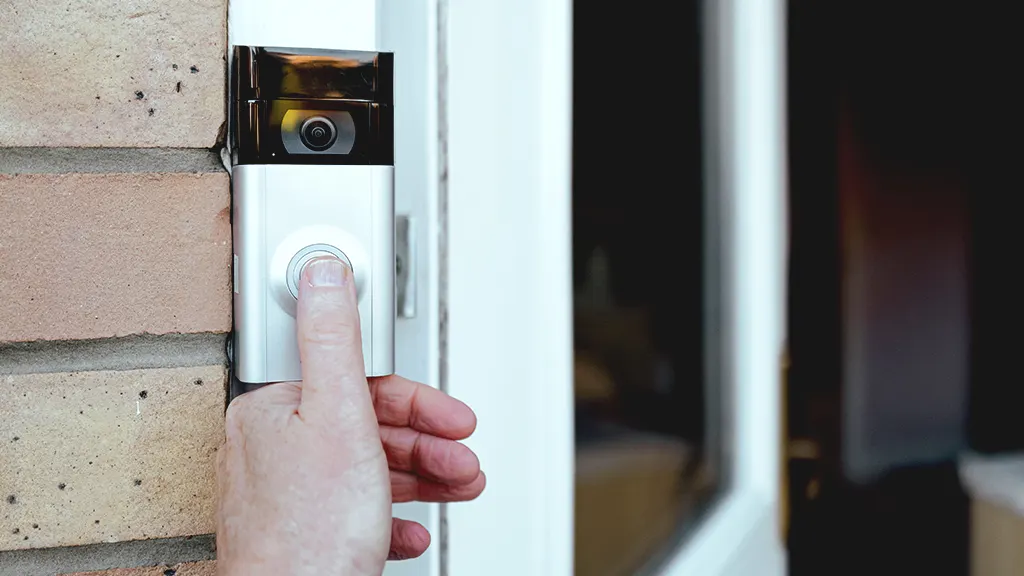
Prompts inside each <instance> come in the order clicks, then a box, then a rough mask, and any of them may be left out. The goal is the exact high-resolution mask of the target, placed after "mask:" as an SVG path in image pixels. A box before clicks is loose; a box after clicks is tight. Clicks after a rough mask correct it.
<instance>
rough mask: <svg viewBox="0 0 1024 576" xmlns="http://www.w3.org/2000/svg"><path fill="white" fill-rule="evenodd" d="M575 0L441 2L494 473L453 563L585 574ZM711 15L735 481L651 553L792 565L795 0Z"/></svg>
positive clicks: (453, 189) (456, 222)
mask: <svg viewBox="0 0 1024 576" xmlns="http://www.w3.org/2000/svg"><path fill="white" fill-rule="evenodd" d="M571 10H572V7H571V2H570V0H515V1H512V0H506V1H480V0H448V1H446V2H442V10H441V21H440V29H441V30H442V34H443V35H444V37H443V38H441V39H440V40H441V42H442V46H443V49H442V60H443V63H442V64H440V66H441V67H442V68H443V74H442V76H441V79H442V86H441V88H440V89H441V93H442V94H443V95H444V96H443V98H444V99H445V100H446V101H445V102H443V116H446V117H443V118H442V126H443V128H442V148H444V147H447V154H446V155H444V154H443V155H442V158H441V160H442V166H443V170H444V171H445V172H446V178H442V184H441V186H442V190H441V195H442V198H443V201H442V207H443V210H442V213H441V214H440V215H439V217H440V218H441V221H442V229H443V230H444V231H445V237H444V240H443V242H442V246H441V250H442V251H443V252H444V253H445V255H446V262H445V267H444V269H442V270H441V271H440V273H441V274H442V275H443V276H442V277H443V278H444V279H445V280H444V284H445V287H444V288H443V289H442V290H441V292H440V294H439V295H440V297H441V299H442V303H441V306H442V309H443V315H442V317H443V318H445V319H446V324H445V326H444V327H443V328H442V334H443V338H444V339H445V342H444V344H443V347H442V350H441V352H442V353H443V359H442V362H443V363H444V365H445V366H444V374H445V377H444V385H445V386H446V388H447V390H448V391H449V392H451V393H452V394H454V395H456V396H458V397H460V398H463V399H464V400H466V401H468V402H469V404H470V405H472V406H473V407H474V408H475V409H476V411H477V414H478V415H479V418H480V424H479V429H478V431H477V433H476V434H475V435H474V437H473V438H471V439H470V442H469V443H470V445H471V446H472V447H473V448H474V449H476V451H477V452H478V453H479V454H480V456H481V461H482V464H483V468H484V470H485V472H487V473H488V488H487V491H486V492H485V494H484V496H482V497H481V498H480V499H479V500H478V501H476V502H473V503H470V504H460V505H452V506H448V507H447V509H446V510H445V512H444V517H445V528H446V542H445V548H444V550H443V551H442V554H444V555H445V557H444V559H443V562H444V564H445V570H444V572H443V573H444V574H449V575H452V576H470V575H474V576H475V575H482V574H487V575H488V576H505V575H508V576H513V575H514V576H521V575H531V576H547V575H562V574H571V573H572V558H573V540H572V534H573V532H572V525H571V522H572V506H573V497H572V489H573V467H572V463H573V439H572V422H573V403H572V394H573V383H572V372H571V371H572V364H571V363H572V358H573V348H572V347H573V341H572V334H571V326H572V324H571V322H572V300H571V299H572V293H571V270H572V267H571V256H570V246H571V244H570V242H571V229H570V223H571V215H570V207H571V180H570V176H571V175H570V150H571V148H570V146H571V129H570V118H571V110H570V106H571V86H572V70H571V61H572V59H571V37H572V30H571V22H572V19H571ZM704 14H705V15H704V23H703V26H704V28H705V32H706V33H705V35H704V36H705V38H706V45H705V47H704V51H705V54H706V56H705V58H706V59H705V64H706V65H705V79H704V84H705V104H706V105H707V110H708V112H707V114H708V115H707V117H706V119H705V122H706V130H705V133H706V134H707V138H708V140H707V141H706V142H705V149H706V150H707V154H708V155H709V158H708V160H709V161H708V162H707V164H706V166H707V167H708V169H709V170H711V173H710V174H709V175H708V178H707V180H708V182H710V184H709V190H707V194H709V195H713V196H714V197H715V202H716V203H717V205H718V206H719V207H720V218H721V219H722V222H723V224H724V227H723V228H722V229H723V230H726V231H727V232H726V236H725V237H724V238H721V242H722V243H721V246H722V252H721V258H722V261H721V262H720V268H721V269H722V270H723V271H724V276H725V277H726V278H728V281H727V282H725V283H724V284H723V293H722V294H720V296H719V297H720V299H721V304H722V307H723V310H724V317H725V318H726V321H725V325H724V326H723V333H724V334H725V340H726V341H725V342H723V349H724V350H726V351H727V356H726V357H725V360H724V362H725V363H726V366H725V369H724V370H723V371H722V372H723V373H724V374H725V375H726V376H725V381H723V382H722V383H721V385H722V386H723V388H724V390H723V395H722V398H723V399H724V401H725V402H726V408H725V410H724V414H723V421H722V422H719V423H718V424H719V425H720V426H722V428H721V431H722V437H721V438H722V441H723V442H725V447H726V449H725V454H726V460H727V462H726V463H725V464H726V467H727V468H728V469H729V470H730V473H729V475H730V481H729V483H728V485H727V486H726V487H725V488H724V490H723V491H722V493H721V495H720V496H719V498H718V501H717V503H716V504H715V505H713V506H712V507H711V508H710V509H709V510H708V512H707V513H706V514H705V515H704V516H703V518H702V519H701V520H700V523H699V525H698V526H697V527H696V528H695V529H694V530H693V532H692V533H691V534H690V535H689V537H687V538H685V539H684V540H683V541H682V543H681V544H680V545H679V547H678V548H677V549H676V550H675V551H674V552H672V553H671V554H669V557H668V558H667V560H665V561H664V562H662V563H659V564H658V565H657V566H654V567H652V568H651V571H652V572H653V573H656V574H666V575H688V576H689V575H693V576H741V575H742V576H781V575H782V574H784V573H785V563H786V562H785V553H784V550H783V546H782V538H781V534H780V522H779V509H778V500H779V493H780V490H779V472H780V469H779V463H780V453H779V451H780V444H781V438H780V371H781V370H780V361H781V357H782V353H783V346H784V318H785V314H784V302H785V286H784V279H785V266H786V257H785V251H786V209H785V190H786V179H785V171H784V158H785V138H784V102H785V100H784V74H785V70H784V65H783V62H784V45H785V42H784V6H783V3H782V2H781V0H748V1H745V0H728V1H722V2H706V3H705V6H704ZM628 198H629V195H628V193H624V195H623V199H624V201H628ZM652 249H653V247H652Z"/></svg>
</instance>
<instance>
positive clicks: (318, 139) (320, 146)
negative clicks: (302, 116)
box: [299, 116, 338, 152]
mask: <svg viewBox="0 0 1024 576" xmlns="http://www.w3.org/2000/svg"><path fill="white" fill-rule="evenodd" d="M299 137H300V138H302V143H303V144H305V145H306V148H309V149H310V150H315V151H317V152H321V151H323V150H327V149H328V148H330V147H331V145H332V144H334V141H335V140H336V139H337V138H338V130H337V129H336V128H335V127H334V122H331V121H330V120H329V119H327V118H324V117H323V116H313V117H312V118H309V119H307V120H306V121H305V122H303V123H302V128H301V129H300V130H299Z"/></svg>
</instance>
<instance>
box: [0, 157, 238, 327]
mask: <svg viewBox="0 0 1024 576" xmlns="http://www.w3.org/2000/svg"><path fill="white" fill-rule="evenodd" d="M229 212H230V199H229V192H228V176H227V174H226V173H223V172H219V173H218V172H208V173H200V174H181V173H170V174H19V175H9V174H0V294H3V295H4V297H3V298H2V299H0V342H4V341H30V340H71V339H84V338H104V337H110V336H125V335H130V334H139V333H151V334H167V333H175V332H226V331H229V330H230V329H231V289H230V261H231V226H230V216H229Z"/></svg>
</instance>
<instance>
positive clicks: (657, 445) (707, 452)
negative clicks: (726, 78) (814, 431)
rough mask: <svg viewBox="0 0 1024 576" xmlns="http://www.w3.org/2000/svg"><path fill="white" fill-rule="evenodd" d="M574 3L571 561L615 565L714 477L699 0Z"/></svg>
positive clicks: (687, 507) (717, 483)
mask: <svg viewBox="0 0 1024 576" xmlns="http://www.w3.org/2000/svg"><path fill="white" fill-rule="evenodd" d="M575 11H576V12H575V29H574V35H575V40H574V43H575V46H574V47H575V63H574V66H575V79H574V93H575V102H574V110H575V118H574V132H575V134H574V161H573V163H574V167H573V173H574V185H573V212H574V213H573V249H574V255H573V265H574V272H573V276H574V285H575V353H576V359H575V362H576V381H575V398H576V518H575V520H576V554H575V565H576V574H578V575H580V576H617V575H624V574H635V573H637V572H643V571H646V570H648V569H650V568H652V567H656V566H657V565H658V564H659V563H660V561H661V560H662V559H664V558H665V557H667V555H668V554H670V553H671V552H672V551H673V550H676V549H677V548H678V547H679V546H680V543H681V541H682V538H684V537H685V535H686V534H687V533H688V531H689V530H690V529H692V527H693V526H694V525H695V524H696V523H697V521H698V520H699V519H700V517H701V514H702V512H703V511H704V510H705V509H706V508H707V504H708V503H709V502H710V501H711V499H712V498H713V496H714V495H715V494H716V492H717V491H718V490H719V489H720V488H721V487H722V486H723V485H724V477H723V470H722V431H721V430H720V427H721V425H722V418H721V414H720V410H721V406H722V399H721V396H722V394H721V390H720V389H719V386H720V378H719V377H718V376H717V371H718V367H717V361H716V360H715V359H717V357H718V354H717V350H715V349H714V348H713V347H712V344H713V342H712V341H711V339H710V338H708V335H712V334H717V327H718V324H719V323H718V320H717V306H716V305H715V304H714V303H715V301H716V297H717V292H718V291H719V286H720V279H719V278H718V274H717V272H716V271H717V269H718V267H717V265H716V264H717V258H715V257H714V254H715V252H714V250H715V248H716V246H715V244H716V241H715V238H717V236H718V235H719V234H720V233H721V230H720V229H719V227H718V226H717V225H714V222H715V219H714V218H713V215H714V214H715V213H716V211H715V207H714V206H712V205H710V204H709V203H708V201H707V199H706V197H705V193H704V189H705V187H706V184H705V174H704V163H705V150H704V148H705V146H706V140H705V138H704V137H703V130H702V90H703V88H702V82H701V78H702V67H703V65H702V58H703V56H702V52H703V50H702V38H701V34H700V23H701V19H702V15H701V10H700V3H698V2H688V3H683V5H682V9H681V10H673V11H672V18H657V17H653V16H652V12H650V11H647V10H643V9H641V8H640V7H636V8H635V9H629V10H623V9H622V7H621V6H618V5H614V4H603V3H597V2H578V3H576V5H575ZM610 30H615V31H616V33H615V35H616V36H617V37H633V36H641V35H642V37H644V38H645V43H644V45H643V47H642V50H635V49H634V50H628V51H627V50H618V49H616V47H615V46H614V45H611V44H609V43H608V34H609V31H610ZM609 96H611V97H612V99H613V100H612V101H614V103H615V105H614V108H613V110H609V109H608V108H605V107H603V106H599V105H598V102H599V101H602V102H607V101H608V100H609V98H608V97H609ZM627 102H629V104H630V105H629V106H625V105H624V104H625V103H627ZM709 216H710V218H709ZM709 254H710V255H711V256H710V257H709ZM708 358H711V359H713V361H711V362H709V361H708V360H707V359H708Z"/></svg>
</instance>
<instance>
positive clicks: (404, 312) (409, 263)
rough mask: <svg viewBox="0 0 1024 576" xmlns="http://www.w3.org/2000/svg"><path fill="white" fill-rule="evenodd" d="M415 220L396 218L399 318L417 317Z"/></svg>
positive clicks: (396, 298)
mask: <svg viewBox="0 0 1024 576" xmlns="http://www.w3.org/2000/svg"><path fill="white" fill-rule="evenodd" d="M414 224H415V222H414V220H413V219H412V218H411V217H409V216H406V215H404V214H399V215H396V216H395V300H396V305H397V308H398V310H397V312H398V317H399V318H415V317H416V249H415V248H416V246H415V238H416V229H415V226H414Z"/></svg>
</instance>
